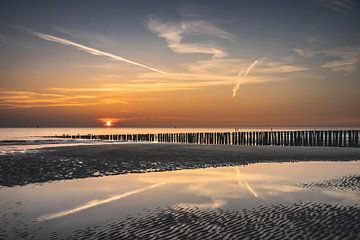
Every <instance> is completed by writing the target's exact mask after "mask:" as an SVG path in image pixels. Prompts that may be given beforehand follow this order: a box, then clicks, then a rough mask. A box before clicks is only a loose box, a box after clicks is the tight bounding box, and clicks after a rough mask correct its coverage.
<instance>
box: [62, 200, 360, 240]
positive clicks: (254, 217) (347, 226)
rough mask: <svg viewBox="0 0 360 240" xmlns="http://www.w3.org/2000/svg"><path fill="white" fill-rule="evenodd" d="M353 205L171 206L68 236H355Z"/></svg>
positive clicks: (359, 213) (357, 218)
mask: <svg viewBox="0 0 360 240" xmlns="http://www.w3.org/2000/svg"><path fill="white" fill-rule="evenodd" d="M359 228H360V208H359V206H341V205H330V204H322V203H314V202H306V203H303V202H298V203H294V204H293V205H290V206H286V205H282V204H278V205H273V206H272V207H266V206H259V207H258V208H254V209H249V210H247V209H243V210H240V211H227V210H223V209H215V210H203V209H199V208H196V207H181V206H175V207H172V208H169V209H166V210H161V211H159V212H157V213H151V214H148V215H147V216H145V217H141V218H135V217H130V218H128V219H127V220H125V221H122V222H117V223H114V222H112V223H108V224H107V225H103V226H98V225H95V226H92V227H88V228H85V229H83V230H78V231H77V232H76V233H75V235H74V236H69V239H359V238H360V231H359Z"/></svg>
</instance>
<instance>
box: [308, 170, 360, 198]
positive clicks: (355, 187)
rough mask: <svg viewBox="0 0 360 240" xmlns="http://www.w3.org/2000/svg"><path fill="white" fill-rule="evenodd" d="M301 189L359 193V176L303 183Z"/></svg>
mask: <svg viewBox="0 0 360 240" xmlns="http://www.w3.org/2000/svg"><path fill="white" fill-rule="evenodd" d="M301 187H305V188H310V189H316V188H323V189H331V190H341V191H360V175H350V176H343V177H339V178H335V179H329V180H324V181H319V182H309V183H303V184H302V185H301ZM359 199H360V196H359Z"/></svg>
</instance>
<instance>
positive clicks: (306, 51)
mask: <svg viewBox="0 0 360 240" xmlns="http://www.w3.org/2000/svg"><path fill="white" fill-rule="evenodd" d="M293 51H294V52H295V53H296V54H297V55H299V56H301V57H305V58H309V57H312V56H314V51H312V50H310V49H301V48H294V49H293Z"/></svg>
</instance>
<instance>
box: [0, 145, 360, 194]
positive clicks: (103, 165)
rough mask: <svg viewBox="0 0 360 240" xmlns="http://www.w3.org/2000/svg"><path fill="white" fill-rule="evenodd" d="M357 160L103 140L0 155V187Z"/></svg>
mask: <svg viewBox="0 0 360 240" xmlns="http://www.w3.org/2000/svg"><path fill="white" fill-rule="evenodd" d="M351 160H360V148H331V147H330V148H329V147H280V146H276V147H274V146H226V145H190V144H107V145H82V146H67V147H57V148H45V149H41V150H38V151H35V152H32V153H25V154H12V155H4V156H0V185H1V186H8V187H11V186H16V185H26V184H31V183H44V182H48V181H54V180H65V179H77V178H86V177H95V176H106V175H116V174H126V173H139V172H154V171H171V170H179V169H195V168H205V167H220V166H227V165H245V164H251V163H259V162H292V161H351Z"/></svg>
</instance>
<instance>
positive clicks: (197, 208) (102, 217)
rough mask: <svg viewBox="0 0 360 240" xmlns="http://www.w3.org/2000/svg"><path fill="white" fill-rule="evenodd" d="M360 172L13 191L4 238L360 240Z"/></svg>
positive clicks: (226, 175)
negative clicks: (346, 239) (299, 239)
mask: <svg viewBox="0 0 360 240" xmlns="http://www.w3.org/2000/svg"><path fill="white" fill-rule="evenodd" d="M359 172H360V161H354V162H306V163H305V162H303V163H267V164H265V163H264V164H251V165H247V166H241V167H223V168H206V169H195V170H180V171H172V172H157V173H146V174H129V175H118V176H111V177H98V178H86V179H81V180H79V179H77V180H70V181H58V182H51V183H46V184H43V185H27V186H24V187H16V188H6V187H5V188H2V189H0V195H1V197H0V206H1V209H0V210H1V212H2V214H0V239H17V238H20V237H19V236H20V235H18V234H22V235H21V236H25V237H22V238H23V239H50V238H52V239H87V240H88V239H99V238H103V239H119V238H123V239H136V238H137V239H139V238H148V236H150V235H152V234H155V235H156V236H159V237H161V238H163V239H167V238H168V239H171V238H173V237H176V236H183V238H184V239H185V238H186V239H203V237H204V236H208V238H211V239H223V238H226V237H229V238H232V237H233V238H234V239H238V238H241V237H242V236H243V237H245V236H252V237H253V238H257V237H258V238H264V235H263V234H267V235H266V236H268V238H269V239H276V237H278V238H281V237H282V238H296V237H297V236H299V237H301V236H302V234H304V233H306V234H307V236H308V238H311V239H312V238H314V236H315V237H316V236H320V237H321V236H322V235H321V234H322V233H323V232H325V233H326V234H327V236H332V237H333V238H336V237H340V238H344V237H353V236H358V235H356V234H357V232H356V231H352V230H351V229H356V227H358V226H359V224H358V221H357V220H358V214H359V212H360V210H359V203H360V202H359V189H360V188H359V187H358V183H359V181H358V175H359ZM343 176H347V177H343ZM304 183H307V184H308V185H306V186H305V185H304ZM309 184H310V185H309ZM130 196H131V197H130ZM20 199H21V205H17V202H18V201H19V200H20ZM110 203H111V204H110ZM64 209H65V210H64ZM334 216H336V219H339V220H336V222H334ZM34 219H36V222H34ZM47 220H53V221H47ZM319 221H321V222H322V223H324V224H319ZM356 221H357V222H356ZM344 223H345V224H346V226H348V228H349V229H348V230H349V231H347V232H338V231H337V229H339V228H341V226H342V224H344ZM40 228H41V229H40ZM215 229H217V230H216V231H215ZM26 234H28V235H26ZM259 234H260V235H259ZM319 234H320V235H319ZM26 236H28V237H26Z"/></svg>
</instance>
